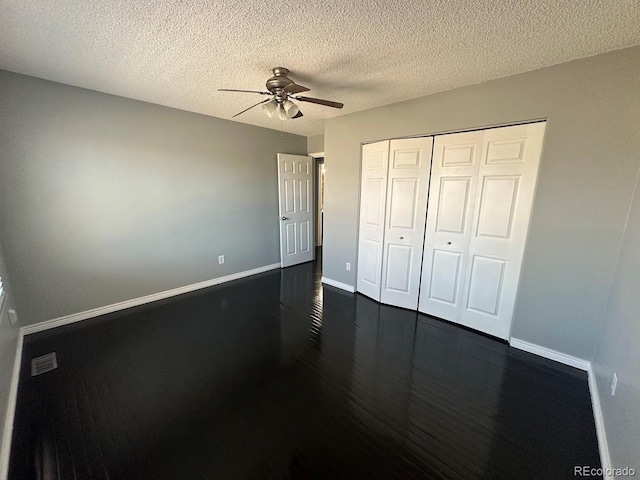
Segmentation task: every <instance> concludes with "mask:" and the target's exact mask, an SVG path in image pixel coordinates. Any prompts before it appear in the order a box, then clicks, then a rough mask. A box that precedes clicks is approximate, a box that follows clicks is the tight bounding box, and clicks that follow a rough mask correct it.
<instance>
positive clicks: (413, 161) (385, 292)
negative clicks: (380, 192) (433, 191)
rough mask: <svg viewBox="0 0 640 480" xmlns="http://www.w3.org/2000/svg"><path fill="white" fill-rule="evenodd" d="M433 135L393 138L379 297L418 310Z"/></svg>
mask: <svg viewBox="0 0 640 480" xmlns="http://www.w3.org/2000/svg"><path fill="white" fill-rule="evenodd" d="M432 145H433V137H426V138H410V139H403V140H392V141H391V144H390V154H389V175H388V181H387V214H386V222H385V235H384V239H385V241H384V254H383V261H382V279H383V281H382V291H381V296H380V301H381V302H382V303H386V304H389V305H395V306H397V307H404V308H409V309H412V310H416V309H417V307H418V292H419V288H420V267H421V263H422V247H423V242H424V228H425V215H426V209H427V196H428V192H429V171H430V167H431V151H432Z"/></svg>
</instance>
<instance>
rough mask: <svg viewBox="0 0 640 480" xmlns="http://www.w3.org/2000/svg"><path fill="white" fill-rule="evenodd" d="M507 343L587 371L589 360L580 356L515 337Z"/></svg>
mask: <svg viewBox="0 0 640 480" xmlns="http://www.w3.org/2000/svg"><path fill="white" fill-rule="evenodd" d="M509 345H511V346H512V347H513V348H517V349H518V350H524V351H525V352H529V353H533V354H535V355H539V356H541V357H544V358H548V359H550V360H555V361H556V362H560V363H564V364H565V365H569V366H570V367H575V368H579V369H580V370H584V371H585V372H588V371H589V366H590V362H589V361H588V360H583V359H582V358H578V357H572V356H571V355H567V354H566V353H562V352H557V351H555V350H551V349H550V348H546V347H541V346H540V345H536V344H534V343H529V342H525V341H524V340H518V339H517V338H513V337H512V338H511V339H509Z"/></svg>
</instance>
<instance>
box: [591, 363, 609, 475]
mask: <svg viewBox="0 0 640 480" xmlns="http://www.w3.org/2000/svg"><path fill="white" fill-rule="evenodd" d="M587 372H588V373H589V391H590V392H591V406H592V407H593V418H594V420H595V422H596V436H597V437H598V449H599V450H600V463H602V469H603V470H604V471H605V472H606V471H611V467H612V465H611V456H610V455H609V444H608V443H607V434H606V432H605V429H604V418H603V417H602V407H601V406H600V393H599V392H598V385H597V383H596V374H595V372H594V371H593V365H592V364H591V363H589V370H587ZM613 478H614V477H613V475H604V480H613Z"/></svg>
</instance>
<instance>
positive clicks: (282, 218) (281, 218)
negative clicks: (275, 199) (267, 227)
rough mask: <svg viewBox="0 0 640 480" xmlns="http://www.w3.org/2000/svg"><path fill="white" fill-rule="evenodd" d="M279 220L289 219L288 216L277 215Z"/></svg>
mask: <svg viewBox="0 0 640 480" xmlns="http://www.w3.org/2000/svg"><path fill="white" fill-rule="evenodd" d="M278 218H279V219H280V220H289V217H278Z"/></svg>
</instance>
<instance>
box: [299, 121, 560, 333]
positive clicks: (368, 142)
mask: <svg viewBox="0 0 640 480" xmlns="http://www.w3.org/2000/svg"><path fill="white" fill-rule="evenodd" d="M541 122H547V126H548V125H549V118H548V117H540V118H533V119H529V120H521V121H513V122H508V123H496V124H491V125H485V126H477V127H470V128H464V129H455V130H440V131H438V132H434V133H420V134H415V135H405V136H400V137H391V138H379V139H376V140H367V141H365V142H361V143H360V159H359V168H358V179H359V181H358V210H357V216H356V227H357V228H356V255H355V261H353V262H352V264H353V265H354V270H355V278H356V279H357V278H358V257H359V255H360V251H359V244H360V243H359V242H360V206H361V202H362V185H361V183H362V182H361V181H360V179H361V178H362V147H363V146H364V145H368V144H370V143H378V142H384V141H387V140H389V141H391V140H402V139H407V138H423V137H437V136H440V135H449V134H452V133H465V132H476V131H479V130H489V129H493V128H503V127H513V126H517V125H529V124H532V123H541ZM546 140H547V135H546V132H545V136H544V138H543V141H542V148H541V151H540V164H539V166H538V171H537V173H536V181H535V185H534V190H533V197H532V207H531V213H530V215H529V221H528V224H527V236H526V239H525V243H524V250H523V254H522V258H523V260H524V258H525V257H526V255H527V245H528V243H529V232H530V228H531V217H532V216H533V209H534V207H535V203H536V197H537V195H538V180H539V179H540V170H541V169H542V159H543V157H544V148H545V144H546ZM434 143H435V138H434ZM311 155H312V154H309V156H311ZM431 161H433V156H432V158H431ZM429 193H430V192H427V196H428V195H429ZM428 213H429V211H428V208H427V215H428ZM425 221H426V217H425ZM425 233H426V229H425ZM422 241H423V243H424V238H423V240H422ZM521 278H522V272H521V274H520V276H519V277H518V285H516V295H515V299H514V305H515V306H514V311H515V309H516V306H517V305H518V297H519V296H520V279H521ZM356 283H357V282H356ZM420 287H421V286H420ZM354 290H355V293H358V290H357V287H356V286H355V285H354ZM418 295H420V288H419V289H418ZM398 308H402V307H398ZM417 313H420V312H417ZM439 320H441V321H443V322H448V320H445V319H439ZM455 325H458V326H460V327H461V328H467V327H464V326H462V325H459V324H457V323H456V324H455ZM512 330H513V320H512V321H511V325H509V335H508V338H509V339H511V331H512ZM474 332H476V333H478V334H480V335H488V336H490V337H491V338H495V339H497V340H500V341H503V339H501V338H499V337H494V336H492V335H489V334H486V333H484V332H479V331H476V330H474Z"/></svg>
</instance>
